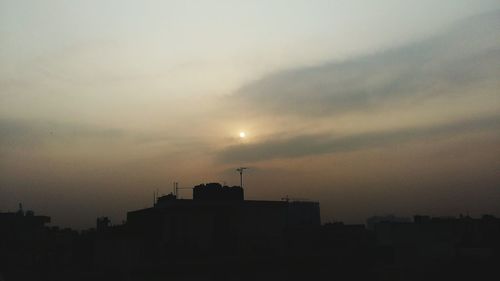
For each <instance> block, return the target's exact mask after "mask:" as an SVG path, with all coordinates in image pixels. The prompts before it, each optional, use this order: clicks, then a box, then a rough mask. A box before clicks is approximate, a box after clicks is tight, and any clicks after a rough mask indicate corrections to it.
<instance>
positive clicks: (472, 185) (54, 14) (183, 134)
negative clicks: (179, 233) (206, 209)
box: [0, 0, 500, 228]
mask: <svg viewBox="0 0 500 281" xmlns="http://www.w3.org/2000/svg"><path fill="white" fill-rule="evenodd" d="M241 132H245V137H244V138H241V137H240V133H241ZM239 166H245V167H250V169H249V170H248V171H246V174H245V179H244V181H245V184H244V185H245V192H246V198H249V199H266V200H279V199H280V198H282V197H285V196H287V195H288V196H289V197H291V198H307V199H310V200H317V201H319V202H320V204H321V212H322V220H323V222H327V221H332V220H341V221H346V222H364V220H365V219H366V218H367V217H369V216H372V215H385V214H396V215H400V216H412V215H414V214H427V215H436V216H440V215H458V214H460V213H463V214H465V213H469V214H471V215H476V216H477V215H481V214H483V213H490V214H494V215H500V204H498V202H500V1H498V0H497V1H479V0H470V1H465V0H441V1H435V0H433V1H430V0H429V1H427V0H421V1H410V0H408V1H404V0H400V1H396V0H392V1H390V0H379V1H372V0H366V1H361V0H358V1H335V0H330V1H311V0H304V1H292V0H287V1H270V0H267V1H255V0H254V1H234V0H232V1H222V0H221V1H185V0H184V1H124V0H119V1H118V0H116V1H20V0H16V1H5V0H0V211H7V210H15V209H17V204H18V203H19V202H22V203H23V204H24V206H25V209H33V210H35V212H36V213H39V214H44V215H49V216H51V217H52V223H53V224H54V225H61V226H69V227H75V228H86V227H90V226H93V224H94V222H95V218H96V217H98V216H110V217H111V219H112V221H113V222H115V223H120V222H121V220H123V219H124V218H125V216H126V212H127V211H130V210H135V209H139V208H143V207H147V206H150V205H151V204H152V200H153V191H154V190H156V189H158V190H159V191H160V193H164V194H166V193H169V192H171V190H172V188H171V187H172V182H174V181H177V182H180V184H181V186H193V185H195V184H199V183H203V182H221V183H222V182H226V183H227V184H229V185H236V184H239V175H238V173H237V172H236V171H235V168H237V167H239ZM182 196H183V197H184V198H189V197H190V193H189V191H187V190H185V191H184V193H182Z"/></svg>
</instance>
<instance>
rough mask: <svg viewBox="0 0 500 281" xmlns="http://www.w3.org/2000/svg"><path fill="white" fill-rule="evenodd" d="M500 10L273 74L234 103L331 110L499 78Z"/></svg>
mask: <svg viewBox="0 0 500 281" xmlns="http://www.w3.org/2000/svg"><path fill="white" fill-rule="evenodd" d="M498 61H500V12H494V13H490V14H486V15H480V16H477V17H474V18H471V19H469V20H465V21H463V22H461V23H457V24H456V25H455V26H453V27H452V28H450V29H449V30H448V31H447V32H444V33H442V34H439V35H437V36H434V37H432V38H429V39H427V40H425V41H423V42H418V43H414V44H410V45H407V46H404V47H399V48H395V49H392V50H388V51H385V52H380V53H376V54H372V55H368V56H365V57H361V58H355V59H351V60H347V61H345V62H332V63H327V64H324V65H321V66H316V67H305V68H300V69H294V70H289V71H283V72H279V73H275V74H273V75H270V76H267V77H264V78H262V79H260V80H258V81H255V82H253V83H250V84H248V85H246V86H244V87H242V88H241V89H240V90H239V91H237V92H236V93H235V94H234V95H233V96H231V98H230V100H231V102H234V103H237V104H239V105H240V106H241V107H242V108H245V107H246V108H247V110H250V111H252V110H257V111H258V112H264V113H270V114H273V113H276V112H277V113H282V114H283V113H285V114H301V115H311V114H312V115H331V114H336V113H342V112H346V111H352V110H365V109H369V108H376V107H377V106H379V105H381V104H390V103H391V102H395V103H397V102H404V101H410V102H411V101H413V100H416V99H421V98H425V97H429V96H437V95H453V94H457V93H460V92H461V90H462V89H473V88H474V87H476V86H478V85H479V84H480V83H483V82H485V81H487V82H493V83H494V84H495V85H498V84H500V78H499V77H500V64H499V63H498Z"/></svg>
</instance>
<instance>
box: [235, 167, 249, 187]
mask: <svg viewBox="0 0 500 281" xmlns="http://www.w3.org/2000/svg"><path fill="white" fill-rule="evenodd" d="M246 169H248V168H247V167H239V168H238V169H236V171H237V172H239V173H240V186H241V188H243V171H244V170H246Z"/></svg>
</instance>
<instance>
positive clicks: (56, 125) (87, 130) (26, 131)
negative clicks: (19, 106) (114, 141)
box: [0, 119, 123, 147]
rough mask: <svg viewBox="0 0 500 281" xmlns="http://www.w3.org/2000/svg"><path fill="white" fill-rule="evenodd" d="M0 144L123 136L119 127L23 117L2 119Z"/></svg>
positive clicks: (28, 144) (9, 144)
mask: <svg viewBox="0 0 500 281" xmlns="http://www.w3.org/2000/svg"><path fill="white" fill-rule="evenodd" d="M0 136H1V137H0V145H1V146H2V147H15V146H30V147H31V146H36V145H41V144H44V143H47V142H66V143H67V142H71V141H74V140H78V139H89V138H100V139H103V138H115V137H119V136H123V132H122V131H120V130H117V129H109V128H100V127H98V126H91V125H84V124H75V123H65V122H54V121H41V120H21V119H0Z"/></svg>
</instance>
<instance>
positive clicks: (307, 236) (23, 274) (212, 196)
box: [0, 183, 500, 281]
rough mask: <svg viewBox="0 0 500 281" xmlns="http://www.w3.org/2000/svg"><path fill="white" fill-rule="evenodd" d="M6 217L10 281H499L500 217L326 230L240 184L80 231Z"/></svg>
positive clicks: (3, 274) (310, 216) (291, 206)
mask: <svg viewBox="0 0 500 281" xmlns="http://www.w3.org/2000/svg"><path fill="white" fill-rule="evenodd" d="M48 222H50V218H49V217H45V216H36V215H35V214H34V213H33V212H30V211H28V212H24V211H23V210H22V208H20V210H19V211H18V212H13V213H11V212H9V213H0V262H1V263H0V280H2V281H3V280H500V279H499V277H500V273H499V270H498V269H497V267H498V265H499V264H500V219H497V218H495V217H492V216H487V215H486V216H483V217H482V218H479V219H476V218H471V217H468V216H460V217H458V218H431V217H427V216H415V217H414V219H413V220H410V219H402V218H397V217H394V216H386V217H374V218H371V219H369V220H368V223H367V225H368V226H369V227H368V228H367V227H365V225H345V224H343V223H340V222H337V223H326V224H323V225H322V224H321V222H320V209H319V203H317V202H307V201H288V200H286V201H257V200H244V190H243V189H242V188H241V187H237V186H236V187H226V186H221V185H220V184H217V183H210V184H205V185H199V186H196V187H194V188H193V199H192V200H186V199H178V198H177V197H176V196H175V195H173V194H169V195H166V196H162V197H159V198H157V200H155V204H154V205H153V206H152V207H151V208H146V209H141V210H136V211H131V212H128V214H127V221H126V222H125V223H123V224H120V225H111V222H110V220H109V219H108V218H106V217H101V218H98V219H97V223H96V228H95V229H91V230H87V231H83V232H76V231H72V230H70V229H59V228H57V227H47V226H46V225H45V224H46V223H48Z"/></svg>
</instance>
